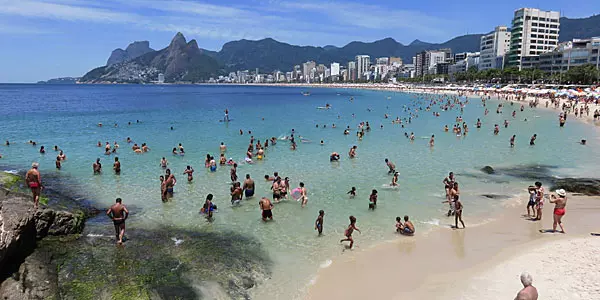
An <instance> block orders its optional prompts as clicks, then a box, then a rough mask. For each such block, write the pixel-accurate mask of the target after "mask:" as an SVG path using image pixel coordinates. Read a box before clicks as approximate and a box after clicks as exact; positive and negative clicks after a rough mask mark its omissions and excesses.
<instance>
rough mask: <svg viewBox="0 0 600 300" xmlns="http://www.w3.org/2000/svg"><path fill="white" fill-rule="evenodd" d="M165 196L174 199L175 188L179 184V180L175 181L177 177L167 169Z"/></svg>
mask: <svg viewBox="0 0 600 300" xmlns="http://www.w3.org/2000/svg"><path fill="white" fill-rule="evenodd" d="M165 174H166V176H165V194H166V196H168V197H173V193H174V191H173V188H174V187H175V184H176V183H177V179H175V175H173V174H171V170H170V169H167V170H166V171H165Z"/></svg>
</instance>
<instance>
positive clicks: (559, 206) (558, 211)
mask: <svg viewBox="0 0 600 300" xmlns="http://www.w3.org/2000/svg"><path fill="white" fill-rule="evenodd" d="M556 194H557V195H558V198H557V197H556V196H554V195H552V196H550V197H551V199H550V203H554V223H552V231H553V232H556V225H557V224H558V225H559V226H560V230H561V231H560V232H561V233H565V228H564V227H563V225H562V218H563V216H564V215H565V212H566V211H565V207H566V206H567V192H566V191H565V190H563V189H560V190H556Z"/></svg>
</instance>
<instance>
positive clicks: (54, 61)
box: [0, 0, 600, 82]
mask: <svg viewBox="0 0 600 300" xmlns="http://www.w3.org/2000/svg"><path fill="white" fill-rule="evenodd" d="M217 3H218V2H215V1H212V2H211V1H182V0H176V1H152V0H130V1H124V0H109V1H103V2H94V1H85V0H38V1H30V0H23V1H5V0H0V16H1V18H0V39H2V40H3V42H4V43H3V44H4V45H5V47H3V48H2V49H1V50H0V54H1V55H0V63H1V64H2V66H3V67H4V68H5V69H8V70H11V72H2V73H0V82H35V81H38V80H46V79H49V78H53V77H61V76H82V75H83V74H84V73H85V72H86V71H88V70H90V69H91V68H94V67H97V66H101V65H104V64H105V62H106V59H107V58H108V55H109V54H110V51H112V50H114V49H116V48H125V47H126V46H127V45H128V44H129V43H130V42H133V41H137V40H148V41H150V45H151V46H152V47H153V48H155V49H160V48H162V46H163V45H165V44H167V43H168V41H169V40H170V39H171V37H172V34H173V33H174V32H176V31H181V32H183V33H184V34H185V35H186V36H188V37H189V38H194V39H197V40H198V44H199V46H200V47H201V48H204V49H208V50H220V48H221V46H222V45H223V43H225V42H228V41H232V40H239V39H251V40H256V39H262V38H267V37H271V38H274V39H276V40H278V41H281V42H285V43H289V44H293V45H312V46H326V45H335V46H344V45H345V44H347V43H349V42H351V41H364V42H370V41H375V40H379V39H382V38H387V37H391V38H394V39H395V40H397V41H399V42H401V43H403V44H409V43H410V42H411V41H413V40H415V39H419V40H422V41H426V42H435V43H437V42H443V41H447V40H449V39H451V38H453V37H456V36H460V35H464V34H467V33H480V34H483V33H488V32H490V31H492V30H493V28H494V27H495V26H497V25H507V26H510V21H511V19H512V15H513V13H514V11H515V10H516V9H518V8H520V7H530V6H531V7H540V5H538V3H533V2H529V1H527V2H516V1H505V2H502V3H495V4H494V7H493V8H491V7H490V5H489V4H485V3H483V2H476V1H466V2H465V3H461V5H456V6H450V7H448V6H446V5H441V4H443V3H442V2H441V1H433V2H432V4H433V5H430V6H428V7H427V8H424V7H422V6H421V5H420V4H419V3H402V4H398V3H395V2H393V1H389V0H379V1H370V2H368V3H369V4H362V3H359V2H336V1H325V2H311V1H308V2H302V3H295V2H291V1H289V2H288V1H279V0H267V1H261V0H252V1H247V2H239V1H227V3H226V4H217ZM436 3H438V4H440V5H435V4H436ZM572 4H573V5H569V7H561V6H560V5H564V3H560V2H559V1H546V2H545V3H544V4H543V5H542V6H541V7H540V8H541V9H547V10H559V11H561V14H562V15H563V16H566V17H571V18H580V17H587V16H589V15H590V14H592V13H593V12H595V11H600V4H595V3H591V2H586V1H575V2H572ZM492 9H493V12H494V14H489V13H483V12H485V11H490V10H492ZM465 15H467V16H468V17H467V18H465ZM40 51H43V53H42V55H40ZM359 54H360V53H357V55H359Z"/></svg>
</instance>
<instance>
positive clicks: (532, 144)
mask: <svg viewBox="0 0 600 300" xmlns="http://www.w3.org/2000/svg"><path fill="white" fill-rule="evenodd" d="M536 139H537V134H534V135H533V136H532V137H531V139H530V140H529V146H535V140H536Z"/></svg>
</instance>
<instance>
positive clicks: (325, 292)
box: [306, 194, 600, 299]
mask: <svg viewBox="0 0 600 300" xmlns="http://www.w3.org/2000/svg"><path fill="white" fill-rule="evenodd" d="M568 196H569V202H568V204H567V214H566V215H565V217H564V218H563V223H564V225H565V230H566V231H567V234H560V233H540V230H541V229H551V228H552V209H553V205H550V204H549V203H546V204H545V207H544V217H543V220H542V221H541V222H533V221H529V220H527V218H525V217H523V214H524V213H525V203H526V199H527V195H526V194H523V197H520V199H522V200H519V203H517V202H516V201H515V202H511V203H512V204H513V205H512V206H511V207H508V208H507V209H506V210H505V212H504V213H503V214H502V215H500V216H498V218H497V219H496V220H495V221H492V222H490V223H487V224H484V225H481V226H476V227H469V224H470V221H471V223H472V222H473V220H470V219H469V213H468V207H466V208H465V212H464V213H465V215H464V218H463V219H464V221H465V224H466V225H467V228H466V229H458V230H453V229H451V228H450V227H449V225H450V224H451V223H453V221H454V219H452V220H451V219H450V218H448V219H444V220H443V221H442V222H441V224H440V225H441V226H446V227H442V228H439V229H437V230H433V231H431V232H428V233H426V234H425V235H424V234H423V233H422V232H419V231H418V229H419V228H417V235H416V236H415V237H404V236H398V239H397V240H395V241H392V242H389V243H386V244H382V245H379V246H376V247H373V248H370V249H369V246H368V245H364V244H361V241H360V234H356V237H355V239H356V245H358V246H359V247H360V248H357V249H355V250H353V251H345V255H342V257H341V258H339V259H337V260H336V261H334V262H333V264H332V265H331V266H330V267H329V268H326V269H323V270H321V271H320V272H319V273H318V277H317V280H316V282H315V284H314V285H313V286H312V287H311V288H310V290H309V292H308V294H307V296H306V298H307V299H342V298H344V299H461V298H462V299H475V298H477V297H475V298H474V297H471V296H469V294H468V291H469V289H472V286H471V283H472V280H474V279H475V278H478V280H480V285H482V287H481V288H482V289H485V286H486V285H488V284H490V283H492V282H503V283H506V284H510V285H509V286H511V287H512V286H514V287H515V290H510V291H504V293H505V295H506V293H508V294H510V295H513V296H512V297H514V295H516V293H517V291H518V290H519V288H520V282H519V279H518V276H519V275H520V272H522V271H529V272H531V273H532V275H533V277H534V284H535V283H537V284H538V285H540V286H543V287H549V286H550V285H549V284H548V283H547V282H544V281H543V278H545V277H544V276H547V275H549V274H544V273H546V272H548V273H550V272H551V273H552V274H551V276H552V277H554V278H556V277H560V276H566V275H567V274H570V276H572V274H571V273H573V272H578V271H580V272H586V271H585V270H587V269H588V268H584V267H585V266H587V265H589V261H588V260H586V259H585V257H588V255H582V256H581V257H582V258H580V259H574V260H573V261H572V262H571V264H570V268H565V269H559V270H552V269H550V268H548V267H546V269H548V270H546V269H544V267H543V265H541V264H540V260H543V258H544V254H545V253H540V256H539V260H536V259H535V258H533V259H531V260H528V259H522V258H520V256H523V255H527V254H529V253H530V252H531V251H533V250H535V249H536V247H538V248H539V247H544V245H548V243H552V242H557V241H558V242H561V241H562V242H563V243H565V241H566V243H567V245H569V244H570V243H569V241H570V240H573V241H576V240H580V239H581V238H582V237H586V238H598V239H600V237H591V236H590V232H598V231H600V219H599V218H598V217H597V216H598V215H599V214H600V197H585V196H573V195H568ZM392 225H393V224H392ZM392 225H390V230H393V228H392ZM359 226H360V224H359ZM596 244H597V242H596ZM574 245H577V244H574ZM544 249H545V248H544ZM585 249H586V248H583V249H579V251H583V252H584V254H585V251H586V250H585ZM565 251H566V250H565ZM534 252H535V251H534ZM564 254H565V255H568V252H565V253H564ZM511 260H512V262H513V265H514V264H515V262H517V263H519V264H521V263H522V264H523V266H522V267H521V268H520V269H519V268H517V269H518V271H513V273H514V274H513V273H510V274H508V273H507V274H504V273H498V272H495V271H494V270H495V269H494V268H497V267H498V266H501V265H505V264H510V262H511ZM515 260H516V261H515ZM580 266H581V268H580ZM512 269H515V267H512V268H511V270H512ZM486 272H487V273H486ZM494 272H495V273H494ZM534 273H535V274H534ZM540 273H542V274H540ZM481 274H486V276H483V277H482V275H481ZM498 276H501V278H497V277H498ZM481 278H484V280H481ZM485 278H487V279H485ZM536 278H538V280H537V281H536ZM546 278H547V277H546ZM486 280H487V282H486ZM557 289H559V288H558V287H557ZM475 291H476V292H477V293H479V294H477V295H479V296H481V297H484V298H485V299H496V295H495V294H490V293H487V294H486V293H484V292H482V291H479V290H478V289H475ZM553 292H555V291H540V293H543V294H546V295H548V294H550V293H553ZM592 292H593V291H592ZM596 292H598V291H597V289H596ZM598 294H599V295H597V296H600V292H598ZM450 295H453V296H450ZM502 297H504V296H502ZM502 297H500V298H502ZM479 299H483V298H479ZM510 299H512V298H510ZM562 299H579V298H574V297H563V298H562ZM588 299H589V298H588Z"/></svg>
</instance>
